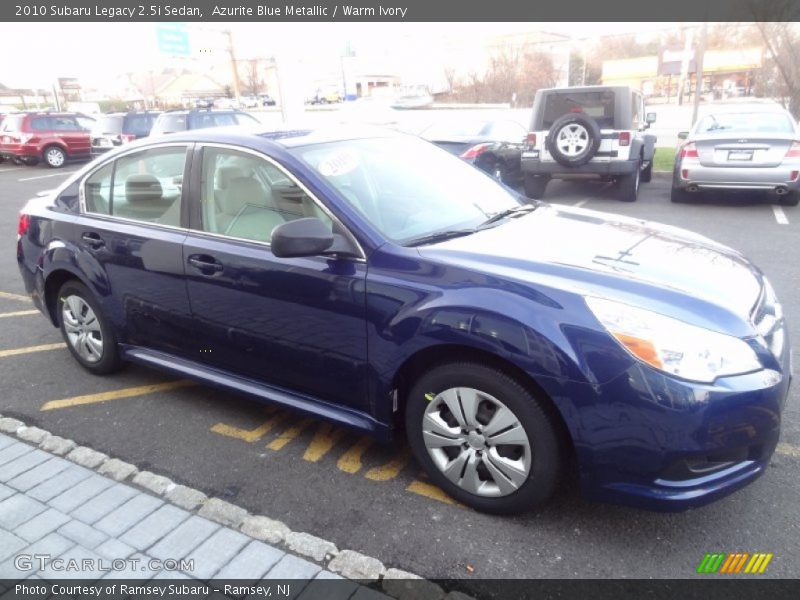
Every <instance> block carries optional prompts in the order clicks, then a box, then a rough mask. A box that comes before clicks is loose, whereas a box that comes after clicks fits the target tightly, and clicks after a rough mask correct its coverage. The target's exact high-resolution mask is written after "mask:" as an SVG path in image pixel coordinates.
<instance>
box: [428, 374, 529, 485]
mask: <svg viewBox="0 0 800 600" xmlns="http://www.w3.org/2000/svg"><path fill="white" fill-rule="evenodd" d="M422 435H423V438H424V440H425V448H426V449H427V450H428V454H430V456H431V459H432V460H433V463H434V464H435V465H436V467H437V468H438V469H439V470H440V471H441V472H442V474H443V475H444V476H445V477H447V478H448V479H449V480H450V481H451V482H453V483H454V484H455V485H457V486H459V487H460V488H462V489H464V490H465V491H467V492H470V493H472V494H477V495H478V496H487V497H496V496H506V495H508V494H511V493H513V492H516V491H517V490H518V489H519V488H520V487H521V486H522V485H523V484H524V483H525V481H526V480H527V479H528V475H529V473H530V470H531V444H530V442H529V441H528V435H527V434H526V433H525V429H524V428H523V427H522V425H521V424H520V422H519V419H518V418H517V416H516V415H515V414H514V413H513V412H512V411H511V410H510V409H509V408H508V407H507V406H506V405H505V404H503V403H502V402H500V400H498V399H497V398H495V397H494V396H492V395H490V394H487V393H486V392H482V391H480V390H476V389H473V388H466V387H457V388H449V389H447V390H445V391H443V392H441V393H439V394H438V395H436V396H435V397H434V398H433V399H432V400H431V401H430V402H429V403H428V407H427V408H426V409H425V417H424V420H423V423H422Z"/></svg>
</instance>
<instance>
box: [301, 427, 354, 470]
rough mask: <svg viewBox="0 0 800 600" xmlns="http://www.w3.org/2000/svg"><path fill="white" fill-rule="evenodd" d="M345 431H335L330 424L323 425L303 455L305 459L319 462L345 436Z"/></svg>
mask: <svg viewBox="0 0 800 600" xmlns="http://www.w3.org/2000/svg"><path fill="white" fill-rule="evenodd" d="M344 433H345V431H344V429H335V428H334V427H333V425H331V424H330V423H322V424H321V425H320V426H319V428H318V429H317V433H315V434H314V439H313V440H311V443H310V444H309V445H308V448H307V449H306V451H305V454H303V459H304V460H307V461H309V462H317V461H318V460H319V459H320V458H322V457H323V456H325V455H326V454H327V453H328V452H330V449H331V448H333V446H334V444H336V442H338V441H339V440H340V439H341V437H342V436H343V435H344Z"/></svg>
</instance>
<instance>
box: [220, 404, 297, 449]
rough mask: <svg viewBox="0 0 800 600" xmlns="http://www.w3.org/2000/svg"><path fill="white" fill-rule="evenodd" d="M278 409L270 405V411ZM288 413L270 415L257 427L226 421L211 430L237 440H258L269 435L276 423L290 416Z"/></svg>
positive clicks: (250, 441)
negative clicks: (240, 426)
mask: <svg viewBox="0 0 800 600" xmlns="http://www.w3.org/2000/svg"><path fill="white" fill-rule="evenodd" d="M275 412H276V409H275V408H273V407H270V409H269V413H275ZM288 416H289V415H288V413H285V412H281V413H278V414H275V415H274V416H272V417H270V418H269V419H267V420H266V421H264V422H263V423H262V424H261V425H259V426H258V427H256V428H255V429H241V428H239V427H234V426H232V425H227V424H226V423H217V424H216V425H214V426H213V427H212V428H211V431H213V432H214V433H219V434H220V435H226V436H228V437H232V438H236V439H237V440H242V441H243V442H248V443H252V442H257V441H258V440H260V439H261V438H262V437H264V436H265V435H267V434H268V433H269V432H270V431H272V430H273V429H274V428H275V426H276V425H280V424H281V422H282V421H283V420H285V419H286V418H287V417H288Z"/></svg>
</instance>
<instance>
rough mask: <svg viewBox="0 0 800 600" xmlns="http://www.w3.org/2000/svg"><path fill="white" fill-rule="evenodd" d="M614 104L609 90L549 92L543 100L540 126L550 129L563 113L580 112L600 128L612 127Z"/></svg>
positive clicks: (613, 97) (613, 98)
mask: <svg viewBox="0 0 800 600" xmlns="http://www.w3.org/2000/svg"><path fill="white" fill-rule="evenodd" d="M614 105H615V96H614V92H613V91H611V90H605V91H597V92H568V91H565V92H557V93H554V94H549V95H548V96H547V97H546V98H545V101H544V112H543V115H542V127H543V128H544V129H550V127H552V126H553V123H554V122H555V121H556V120H557V119H559V118H560V117H562V116H563V115H566V114H568V113H574V112H582V113H584V114H586V115H588V116H590V117H592V118H593V119H594V120H595V121H597V124H598V125H599V126H600V127H601V128H602V129H614Z"/></svg>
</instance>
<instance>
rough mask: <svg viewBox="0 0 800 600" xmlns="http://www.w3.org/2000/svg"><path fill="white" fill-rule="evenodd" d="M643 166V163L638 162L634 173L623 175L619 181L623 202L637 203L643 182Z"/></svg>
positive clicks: (620, 197)
mask: <svg viewBox="0 0 800 600" xmlns="http://www.w3.org/2000/svg"><path fill="white" fill-rule="evenodd" d="M641 165H642V163H641V161H638V162H637V163H636V167H635V170H634V172H633V173H630V174H628V175H623V176H622V177H620V178H619V179H617V184H618V186H619V199H620V200H622V201H623V202H636V199H637V198H638V197H639V187H640V184H641V182H642V169H641Z"/></svg>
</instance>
